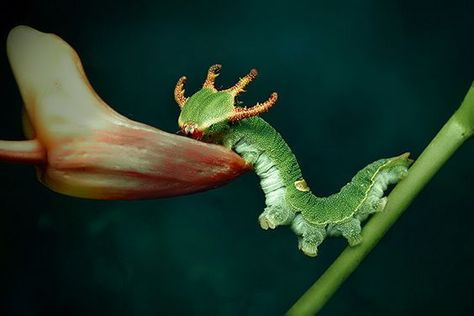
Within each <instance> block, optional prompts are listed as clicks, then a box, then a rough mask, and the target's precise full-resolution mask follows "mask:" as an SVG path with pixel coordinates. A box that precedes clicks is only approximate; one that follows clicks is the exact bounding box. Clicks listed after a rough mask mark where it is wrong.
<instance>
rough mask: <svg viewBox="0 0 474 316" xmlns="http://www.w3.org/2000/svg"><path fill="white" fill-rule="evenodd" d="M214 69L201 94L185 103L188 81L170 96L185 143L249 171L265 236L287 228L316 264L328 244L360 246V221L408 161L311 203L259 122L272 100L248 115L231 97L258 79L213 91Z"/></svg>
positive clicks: (286, 151) (363, 174)
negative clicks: (261, 205)
mask: <svg viewBox="0 0 474 316" xmlns="http://www.w3.org/2000/svg"><path fill="white" fill-rule="evenodd" d="M220 68H221V66H220V65H213V66H211V67H210V68H209V71H208V73H207V77H206V80H205V81H204V84H203V87H202V89H201V90H199V91H198V92H196V93H195V94H193V95H192V96H191V97H185V95H184V84H185V81H186V77H181V78H180V79H179V80H178V83H177V84H176V88H175V91H174V95H175V100H176V102H177V103H178V105H179V106H180V108H181V113H180V115H179V119H178V125H179V126H180V128H181V131H182V132H183V134H185V135H186V136H189V137H192V138H195V139H198V140H203V141H206V142H211V143H216V144H221V145H224V146H226V147H227V148H230V149H232V150H234V151H235V152H236V153H238V154H239V155H240V156H242V157H243V159H245V161H246V162H247V163H249V164H251V165H252V166H253V168H254V170H255V173H256V174H257V175H258V176H259V177H260V185H261V187H262V190H263V192H264V194H265V204H266V207H265V209H264V211H263V212H262V213H261V214H260V216H259V218H258V220H259V223H260V226H261V227H262V228H263V229H269V228H271V229H274V228H276V227H277V226H280V225H291V227H292V229H293V231H294V232H295V233H296V235H298V237H299V238H298V239H299V249H301V250H302V251H303V252H304V253H305V254H306V255H308V256H316V255H317V253H318V246H319V245H320V244H321V243H322V242H323V240H324V239H325V238H326V236H343V237H344V238H345V239H347V241H348V243H349V245H350V246H355V245H357V244H359V243H360V242H361V241H362V240H361V221H363V220H365V219H366V218H367V217H368V216H369V215H370V214H372V213H375V212H381V211H382V210H383V209H384V207H385V204H386V201H387V199H386V197H384V191H385V190H386V189H387V186H388V185H390V184H395V183H397V182H398V181H400V180H401V179H403V178H404V177H405V176H406V175H407V173H408V167H409V166H410V165H411V163H412V160H411V159H409V158H408V156H409V153H404V154H402V155H399V156H396V157H391V158H385V159H380V160H377V161H375V162H373V163H371V164H369V165H368V166H366V167H365V168H363V169H362V170H360V171H359V172H357V174H356V175H355V176H354V177H353V178H352V180H351V182H349V183H348V184H346V185H345V186H344V187H342V189H341V190H340V191H339V192H338V193H335V194H332V195H330V196H328V197H318V196H316V195H314V194H313V193H312V192H311V190H310V188H309V187H308V185H307V184H306V181H305V180H304V178H303V176H302V173H301V169H300V167H299V164H298V162H297V160H296V157H295V155H294V154H293V152H292V151H291V149H290V147H289V146H288V144H287V143H286V142H285V141H284V139H283V138H282V137H281V135H280V134H279V133H278V132H277V131H276V130H275V129H274V128H273V127H272V126H270V124H268V123H267V122H265V121H264V120H263V119H262V118H260V117H259V116H258V115H259V114H261V113H263V112H265V111H267V110H268V109H269V108H271V107H272V106H273V105H274V104H275V102H276V101H277V98H278V95H277V93H275V92H274V93H272V94H271V96H270V97H269V98H268V100H266V101H265V102H263V103H257V104H256V105H254V106H252V107H249V108H247V107H238V106H235V97H236V96H237V95H238V94H239V93H241V92H243V91H244V88H245V87H246V85H247V84H248V83H250V82H251V81H252V80H253V79H254V78H255V77H256V76H257V71H256V70H255V69H252V70H251V71H250V72H249V73H248V74H247V75H245V76H244V77H242V78H240V80H239V81H238V82H237V83H236V84H235V85H234V86H232V87H230V88H228V89H225V90H220V91H218V90H217V89H216V88H215V87H214V81H215V78H216V77H217V76H218V71H219V70H220Z"/></svg>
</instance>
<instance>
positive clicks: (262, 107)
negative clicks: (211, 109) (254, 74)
mask: <svg viewBox="0 0 474 316" xmlns="http://www.w3.org/2000/svg"><path fill="white" fill-rule="evenodd" d="M277 99H278V94H277V93H276V92H273V93H272V95H271V96H270V97H269V98H268V100H267V101H265V102H263V103H257V104H256V105H254V106H252V107H251V108H239V107H235V108H234V111H233V112H232V114H231V115H230V116H229V118H228V120H229V121H231V122H235V121H239V120H243V119H246V118H249V117H252V116H257V115H259V114H260V113H263V112H266V111H268V109H270V108H271V107H272V106H273V105H274V104H275V102H276V100H277Z"/></svg>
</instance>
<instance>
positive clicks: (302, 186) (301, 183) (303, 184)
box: [295, 179, 309, 192]
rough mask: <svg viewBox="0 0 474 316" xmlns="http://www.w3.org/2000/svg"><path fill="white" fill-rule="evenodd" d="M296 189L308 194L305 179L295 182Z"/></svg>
mask: <svg viewBox="0 0 474 316" xmlns="http://www.w3.org/2000/svg"><path fill="white" fill-rule="evenodd" d="M295 187H296V189H297V190H298V191H302V192H308V191H309V187H308V185H307V184H306V181H304V180H303V179H302V180H298V181H295Z"/></svg>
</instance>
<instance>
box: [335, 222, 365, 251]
mask: <svg viewBox="0 0 474 316" xmlns="http://www.w3.org/2000/svg"><path fill="white" fill-rule="evenodd" d="M361 231H362V228H361V225H360V220H358V219H357V218H350V219H348V220H347V221H344V222H341V223H336V224H332V225H331V226H330V227H328V232H329V235H331V236H339V235H342V236H343V237H344V238H346V239H347V242H348V243H349V246H351V247H353V246H356V245H358V244H360V243H361V241H362V237H361V235H360V233H361Z"/></svg>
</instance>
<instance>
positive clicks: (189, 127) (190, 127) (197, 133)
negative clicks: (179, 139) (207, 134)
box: [181, 124, 203, 140]
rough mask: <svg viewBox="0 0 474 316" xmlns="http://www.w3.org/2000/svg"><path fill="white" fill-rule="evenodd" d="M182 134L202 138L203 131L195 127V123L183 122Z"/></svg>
mask: <svg viewBox="0 0 474 316" xmlns="http://www.w3.org/2000/svg"><path fill="white" fill-rule="evenodd" d="M181 130H182V132H183V134H184V135H186V136H188V137H191V138H194V139H197V140H199V139H202V136H203V131H202V130H199V129H198V128H197V125H196V124H184V125H183V126H182V128H181Z"/></svg>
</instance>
